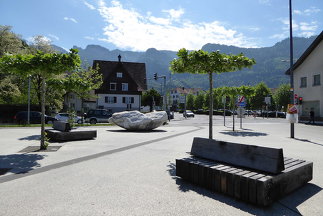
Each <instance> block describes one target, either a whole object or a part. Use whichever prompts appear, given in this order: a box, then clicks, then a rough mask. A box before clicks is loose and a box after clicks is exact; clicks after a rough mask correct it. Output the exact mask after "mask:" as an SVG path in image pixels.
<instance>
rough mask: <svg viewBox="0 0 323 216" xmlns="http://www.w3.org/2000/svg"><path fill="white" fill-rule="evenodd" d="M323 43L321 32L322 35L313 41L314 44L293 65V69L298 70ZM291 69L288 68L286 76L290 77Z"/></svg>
mask: <svg viewBox="0 0 323 216" xmlns="http://www.w3.org/2000/svg"><path fill="white" fill-rule="evenodd" d="M322 41H323V31H322V32H321V34H319V35H318V36H317V38H316V39H315V40H314V41H313V43H312V44H311V45H310V46H309V47H308V48H307V49H306V50H305V52H304V53H303V55H302V56H301V57H300V58H299V59H298V60H297V61H296V62H295V63H294V64H293V66H292V69H293V70H295V69H296V68H298V67H299V66H300V65H301V64H302V63H303V62H304V61H305V59H306V58H307V57H308V56H309V55H310V54H311V53H312V52H313V50H315V48H316V47H317V46H318V45H319V44H320V43H321V42H322ZM290 69H291V68H288V69H287V70H286V71H285V74H287V75H289V74H290Z"/></svg>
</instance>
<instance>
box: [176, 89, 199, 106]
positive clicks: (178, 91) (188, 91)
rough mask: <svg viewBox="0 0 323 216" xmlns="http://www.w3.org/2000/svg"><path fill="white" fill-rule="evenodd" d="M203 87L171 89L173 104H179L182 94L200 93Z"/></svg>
mask: <svg viewBox="0 0 323 216" xmlns="http://www.w3.org/2000/svg"><path fill="white" fill-rule="evenodd" d="M201 91H202V89H200V88H184V89H183V87H182V88H174V89H171V90H170V97H171V100H172V104H179V103H180V98H181V96H184V95H188V94H192V95H198V94H199V93H200V92H201Z"/></svg>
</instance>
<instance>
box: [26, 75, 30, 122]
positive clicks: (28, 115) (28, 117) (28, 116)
mask: <svg viewBox="0 0 323 216" xmlns="http://www.w3.org/2000/svg"><path fill="white" fill-rule="evenodd" d="M27 110H28V112H27V124H30V75H29V76H28V107H27Z"/></svg>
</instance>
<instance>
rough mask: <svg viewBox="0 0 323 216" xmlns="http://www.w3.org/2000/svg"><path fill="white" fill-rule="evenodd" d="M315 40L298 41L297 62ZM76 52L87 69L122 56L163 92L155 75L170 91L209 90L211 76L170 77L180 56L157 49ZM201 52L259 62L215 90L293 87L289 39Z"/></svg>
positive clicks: (218, 81) (219, 80)
mask: <svg viewBox="0 0 323 216" xmlns="http://www.w3.org/2000/svg"><path fill="white" fill-rule="evenodd" d="M315 38H316V36H312V37H309V38H301V37H294V38H293V42H294V58H295V59H298V58H299V57H300V56H301V55H302V53H303V52H304V51H305V50H306V49H307V48H308V47H309V45H310V44H311V43H312V42H313V41H314V39H315ZM73 48H76V49H78V50H79V55H80V57H81V59H82V62H85V64H87V65H92V63H93V60H106V61H118V55H119V54H120V55H121V56H122V59H121V60H122V61H128V62H142V63H145V64H146V71H147V79H148V86H149V87H154V88H156V89H159V88H160V83H161V81H155V80H153V79H152V77H153V74H154V73H158V75H159V76H161V75H165V76H167V80H168V81H167V84H168V86H169V87H170V88H173V87H179V86H184V87H187V88H202V89H208V81H207V80H208V77H207V75H200V74H188V73H185V74H172V75H171V74H170V71H169V62H170V61H171V60H173V59H174V58H176V53H177V52H175V51H169V50H157V49H155V48H149V49H147V50H146V51H142V52H135V51H122V50H118V49H115V50H109V49H107V48H105V47H102V46H100V45H95V44H90V45H87V46H86V47H85V48H84V49H83V48H80V47H77V46H74V47H73ZM201 49H202V50H205V51H208V52H212V51H216V50H220V52H223V53H226V54H240V53H243V54H244V55H245V56H247V57H249V58H254V59H255V60H256V64H255V65H254V66H253V67H252V68H251V69H243V70H241V71H237V72H230V73H223V74H219V75H216V76H215V79H214V86H215V87H220V86H241V85H256V84H257V83H259V82H262V81H263V82H265V83H266V84H267V85H268V87H270V88H276V87H278V86H279V85H280V84H283V83H289V77H288V76H286V75H285V74H284V72H285V71H286V70H287V69H288V68H289V63H287V62H286V61H285V62H284V60H287V61H288V59H289V39H288V38H287V39H284V40H282V41H280V42H277V43H276V44H275V45H273V46H271V47H261V48H241V47H236V46H227V45H221V44H211V43H208V44H205V45H204V46H203V47H202V48H201Z"/></svg>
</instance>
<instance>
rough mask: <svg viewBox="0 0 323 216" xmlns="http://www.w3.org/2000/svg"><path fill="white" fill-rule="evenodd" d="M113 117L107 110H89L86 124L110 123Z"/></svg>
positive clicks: (86, 115)
mask: <svg viewBox="0 0 323 216" xmlns="http://www.w3.org/2000/svg"><path fill="white" fill-rule="evenodd" d="M111 116H112V113H111V112H109V111H108V110H106V109H95V110H89V111H88V112H87V113H86V114H85V122H89V123H90V124H96V123H108V122H109V118H110V117H111Z"/></svg>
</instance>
